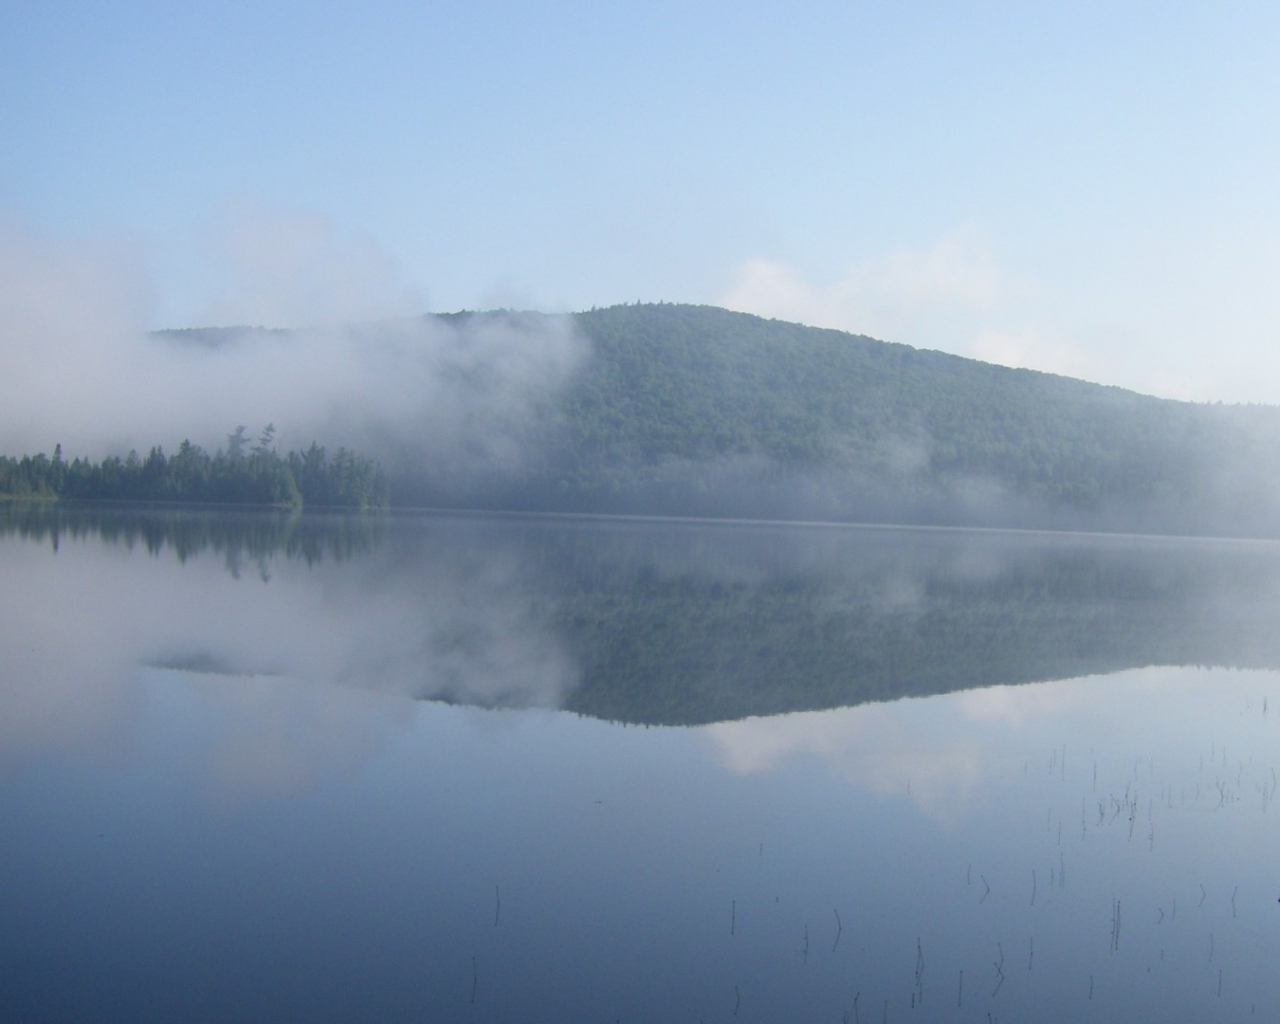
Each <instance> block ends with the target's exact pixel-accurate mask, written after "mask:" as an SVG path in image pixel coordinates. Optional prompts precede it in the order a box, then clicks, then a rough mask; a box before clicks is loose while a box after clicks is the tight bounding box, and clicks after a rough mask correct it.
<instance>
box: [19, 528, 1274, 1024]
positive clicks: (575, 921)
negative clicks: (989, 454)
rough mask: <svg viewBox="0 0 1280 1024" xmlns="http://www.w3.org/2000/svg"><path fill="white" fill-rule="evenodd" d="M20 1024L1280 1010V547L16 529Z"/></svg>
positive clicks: (848, 535) (697, 531) (1174, 1015)
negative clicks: (1278, 965) (1279, 965)
mask: <svg viewBox="0 0 1280 1024" xmlns="http://www.w3.org/2000/svg"><path fill="white" fill-rule="evenodd" d="M0 573H2V574H3V581H4V586H3V588H2V589H0V922H2V923H0V1017H2V1018H3V1019H4V1020H6V1021H41V1022H45V1021H129V1022H144V1021H166V1022H168V1021H262V1020H298V1021H331V1020H332V1021H512V1020H521V1021H566V1020H573V1021H579V1020H581V1021H690V1022H698V1021H731V1020H734V1021H780V1020H804V1021H832V1022H846V1021H855V1022H859V1024H860V1022H868V1024H871V1022H882V1021H907V1020H927V1021H997V1020H1009V1021H1014V1020H1100V1021H1103V1020H1105V1021H1132V1020H1161V1021H1202V1020H1206V1019H1220V1020H1239V1019H1245V1018H1250V1017H1253V1016H1256V1017H1257V1018H1259V1019H1263V1020H1275V1019H1278V1018H1280V975H1278V974H1277V972H1276V970H1275V962H1274V955H1273V954H1274V950H1275V949H1276V944H1277V940H1278V939H1280V869H1278V868H1277V864H1278V863H1280V860H1278V859H1277V854H1278V853H1280V807H1273V806H1272V804H1273V803H1274V799H1275V796H1276V792H1277V784H1278V780H1277V768H1278V767H1280V686H1278V685H1277V684H1278V682H1280V676H1278V675H1277V670H1280V544H1275V543H1262V542H1258V543H1253V542H1241V541H1232V542H1228V541H1211V540H1177V539H1159V538H1138V537H1102V536H1072V535H1050V534H1028V533H983V532H964V531H936V530H935V531H928V530H898V529H886V528H823V527H813V526H801V525H795V526H777V525H762V524H712V523H673V522H641V521H620V520H612V521H603V520H601V521H592V520H566V519H553V518H547V519H534V518H502V517H485V518H480V517H463V516H457V517H449V516H429V515H394V516H372V517H358V516H340V515H319V514H311V513H308V514H304V515H293V516H290V515H285V514H279V515H277V514H266V513H248V512H245V513H215V512H194V511H182V512H180V511H173V510H148V511H137V510H132V511H130V510H126V509H94V510H80V511H77V510H71V509H63V508H57V507H53V508H47V507H46V508H40V507H24V506H19V505H12V506H9V507H4V506H0Z"/></svg>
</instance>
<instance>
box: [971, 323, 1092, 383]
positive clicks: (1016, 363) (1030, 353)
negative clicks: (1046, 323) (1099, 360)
mask: <svg viewBox="0 0 1280 1024" xmlns="http://www.w3.org/2000/svg"><path fill="white" fill-rule="evenodd" d="M969 355H971V356H973V358H974V359H981V360H982V361H983V362H984V363H997V364H999V365H1000V366H1012V367H1026V368H1027V369H1032V370H1043V371H1045V372H1046V373H1059V374H1062V375H1063V376H1066V377H1080V378H1084V379H1087V380H1097V379H1098V372H1097V368H1096V367H1095V366H1094V365H1093V361H1092V360H1091V359H1089V357H1088V356H1086V355H1085V354H1084V353H1083V352H1081V351H1079V350H1078V349H1075V348H1072V347H1071V346H1069V345H1064V344H1061V343H1055V342H1050V341H1046V340H1045V339H1044V338H1043V337H1041V335H1040V332H1038V331H1034V330H1022V331H999V330H984V331H981V332H980V333H979V334H978V336H977V338H975V339H974V341H973V343H972V345H971V346H970V349H969Z"/></svg>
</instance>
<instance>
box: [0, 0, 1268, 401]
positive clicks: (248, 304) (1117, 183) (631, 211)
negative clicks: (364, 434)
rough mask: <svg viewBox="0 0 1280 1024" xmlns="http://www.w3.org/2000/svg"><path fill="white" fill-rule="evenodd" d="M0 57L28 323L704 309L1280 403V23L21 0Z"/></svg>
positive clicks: (1077, 11) (817, 6)
mask: <svg viewBox="0 0 1280 1024" xmlns="http://www.w3.org/2000/svg"><path fill="white" fill-rule="evenodd" d="M0 66H3V67H4V68H5V71H4V74H3V76H2V77H0V137H2V138H4V140H5V144H4V146H3V147H2V148H0V272H3V274H7V276H8V277H9V278H10V286H9V287H8V288H7V289H5V290H4V292H2V293H0V315H6V316H9V315H11V314H12V310H13V308H14V306H15V304H17V303H22V302H27V301H28V298H26V297H24V296H30V295H31V294H33V293H37V292H38V293H40V294H48V295H53V296H74V297H75V298H74V304H76V305H78V306H80V307H82V312H83V313H84V316H85V318H86V320H102V319H111V318H115V319H116V320H120V321H128V320H133V321H136V322H137V323H138V324H140V325H141V326H145V327H159V326H189V325H195V324H208V323H245V322H248V323H264V324H280V325H298V324H302V323H306V322H311V321H320V320H332V319H335V318H342V317H359V318H365V317H372V316H383V315H398V314H402V313H407V312H420V311H426V310H434V311H445V310H453V309H458V308H464V307H465V308H476V307H487V306H494V305H506V306H521V307H533V308H541V309H547V310H571V309H584V308H590V307H591V306H604V305H610V304H613V303H617V302H631V301H636V300H643V301H650V300H667V301H681V302H705V303H714V304H719V305H728V306H732V307H734V308H738V309H744V310H748V311H751V312H758V313H761V314H764V315H768V316H778V317H782V318H786V319H794V320H800V321H804V322H808V323H816V324H822V325H826V326H835V327H840V328H844V329H847V330H851V331H857V332H862V333H867V334H871V335H873V336H876V337H881V338H885V339H886V340H891V341H902V342H906V343H908V344H912V345H917V346H921V347H927V348H938V349H943V350H946V351H951V352H956V353H959V354H962V355H968V356H974V357H977V358H983V359H988V360H991V361H996V362H1004V363H1008V364H1011V365H1026V366H1032V367H1036V368H1040V369H1047V370H1052V371H1055V372H1061V373H1067V374H1069V375H1072V376H1081V377H1085V378H1086V379H1090V380H1097V381H1102V382H1105V383H1114V384H1119V385H1122V386H1125V387H1130V388H1134V389H1137V390H1140V391H1144V392H1148V393H1154V394H1161V395H1166V396H1169V397H1179V398H1192V399H1196V400H1213V399H1221V400H1224V401H1265V402H1273V403H1274V402H1280V372H1278V371H1280V330H1278V328H1277V324H1280V315H1278V314H1280V288H1277V287H1276V285H1275V281H1274V279H1275V277H1276V271H1277V269H1280V190H1278V189H1277V182H1280V119H1278V118H1277V116H1276V109H1277V101H1278V100H1280V5H1276V4H1273V3H1265V4H1264V3H1223V4H1214V5H1210V4H1207V3H1204V4H1190V3H1170V2H1167V0H1166V2H1163V3H1128V4H1119V5H1117V4H1103V3H1072V4H1035V5H1033V4H1022V3H1016V4H1015V3H910V2H904V3H893V4H888V3H882V4H874V5H868V4H856V3H850V2H847V0H846V2H842V3H825V2H814V3H799V4H797V3H790V4H782V3H774V2H756V3H751V2H738V3H718V2H717V3H688V2H685V3H681V4H674V3H649V4H643V5H634V6H617V7H615V6H612V5H601V4H585V3H583V4H578V3H542V4H525V3H516V2H503V3H490V4H483V3H469V4H463V3H396V2H379V0H374V2H371V3H365V4H361V5H355V4H339V3H332V2H324V0H310V2H308V3H305V4H304V3H294V2H274V3H264V2H262V0H259V2H257V3H238V2H236V3H232V2H224V3H217V4H211V3H204V2H191V3H183V4H178V3H172V2H134V3H123V4H106V3H75V4H71V3H66V2H59V0H43V2H40V3H35V2H29V0H10V2H8V3H6V4H4V5H3V7H0ZM6 268H7V269H6ZM15 281H21V282H22V287H21V288H19V287H18V286H17V285H16V284H14V283H13V282H15ZM0 288H3V285H2V284H0ZM58 301H59V302H61V303H62V304H63V305H65V304H66V303H67V302H68V301H71V300H69V299H62V300H58ZM50 303H51V304H53V305H57V303H56V302H54V300H52V299H51V300H50ZM95 303H96V304H99V305H101V306H103V307H105V309H106V312H103V313H101V314H100V315H99V313H98V312H97V310H96V306H95ZM5 310H8V311H9V313H8V314H6V313H4V311H5ZM20 314H21V315H23V316H25V317H26V321H27V322H28V323H29V322H31V320H32V317H31V316H30V315H29V311H27V313H25V314H22V313H21V311H20ZM4 330H5V324H4V323H3V322H0V332H2V331H4ZM0 344H3V337H0Z"/></svg>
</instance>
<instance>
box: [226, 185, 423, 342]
mask: <svg viewBox="0 0 1280 1024" xmlns="http://www.w3.org/2000/svg"><path fill="white" fill-rule="evenodd" d="M213 234H214V239H213V242H212V245H211V247H210V248H211V253H212V257H213V263H214V268H215V273H216V276H217V278H218V280H219V287H218V288H217V290H216V293H215V297H214V298H213V300H212V301H211V302H210V303H209V305H208V308H207V309H206V310H205V314H204V316H202V317H201V318H200V322H201V323H202V324H208V325H218V324H246V325H250V326H262V327H327V326H334V325H337V324H347V323H353V322H358V321H363V320H377V319H384V318H388V317H399V316H412V315H414V314H418V313H423V312H425V311H426V301H425V298H424V297H423V295H422V293H421V291H420V290H419V289H418V288H416V287H415V286H413V285H412V284H411V283H410V282H409V281H408V280H407V279H406V278H405V275H404V272H403V270H402V269H401V267H400V266H399V264H398V263H397V261H396V260H394V259H393V258H392V257H391V256H390V255H388V254H387V253H386V252H385V251H383V250H382V248H381V247H380V246H379V245H378V243H377V241H376V240H375V239H374V238H373V237H372V236H371V235H368V234H365V233H361V232H356V231H344V230H340V229H339V228H338V227H337V225H335V224H333V223H332V222H331V221H329V220H328V219H326V218H325V217H323V216H321V215H320V214H318V213H315V212H312V211H309V210H301V209H291V210H281V209H268V208H266V207H263V206H260V205H257V204H253V203H242V204H240V205H239V206H238V207H237V208H236V209H235V210H233V211H232V213H231V214H230V215H229V216H228V217H227V219H226V221H225V223H224V224H222V225H221V226H220V227H219V228H217V229H216V230H215V231H214V233H213Z"/></svg>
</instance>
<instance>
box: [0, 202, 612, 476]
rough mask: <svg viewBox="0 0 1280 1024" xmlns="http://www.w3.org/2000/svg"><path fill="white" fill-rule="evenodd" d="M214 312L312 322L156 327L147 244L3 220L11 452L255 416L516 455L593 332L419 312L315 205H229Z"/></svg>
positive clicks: (408, 452)
mask: <svg viewBox="0 0 1280 1024" xmlns="http://www.w3.org/2000/svg"><path fill="white" fill-rule="evenodd" d="M219 246H220V247H215V258H214V260H213V261H212V262H213V265H215V266H220V267H221V271H220V273H219V274H218V275H216V276H217V277H218V284H217V286H216V288H215V292H216V296H217V297H216V299H215V300H214V302H213V303H212V304H211V306H210V309H209V314H208V315H209V318H210V319H209V320H208V321H207V322H206V323H205V324H201V325H199V326H219V325H246V324H247V325H250V326H254V327H256V326H265V327H277V326H281V325H290V326H294V325H298V324H302V325H303V326H302V327H301V328H299V329H295V330H288V331H283V330H280V331H271V330H247V331H244V332H240V333H223V334H221V335H218V336H216V337H209V336H206V337H200V336H197V335H186V334H182V333H180V332H177V333H169V334H154V333H151V332H149V331H147V330H146V329H145V324H146V322H147V296H148V292H149V285H148V281H147V276H146V274H145V272H144V267H143V265H142V262H141V260H138V259H132V258H128V254H127V253H126V254H125V255H124V256H123V257H122V254H121V252H120V251H119V250H118V249H116V248H113V247H111V246H108V245H103V244H98V243H85V242H54V241H52V240H49V239H46V238H43V237H40V236H37V235H35V234H32V233H30V232H24V231H22V230H18V229H9V230H4V231H0V332H2V335H0V341H2V344H0V436H3V438H4V440H5V444H4V448H5V453H6V454H22V453H34V452H36V451H45V452H50V453H51V452H52V450H53V448H54V445H55V444H59V443H60V444H62V445H63V448H64V451H65V453H66V455H67V457H68V458H70V457H75V456H77V455H85V456H89V457H92V458H100V457H101V456H103V455H105V454H111V453H124V452H126V451H128V449H129V448H131V447H132V448H137V449H139V450H140V451H143V452H145V451H146V450H147V448H149V447H150V446H151V445H154V444H162V445H165V446H166V447H168V448H170V450H172V447H173V446H176V445H177V443H178V442H180V441H181V440H183V439H184V438H189V439H191V440H192V441H194V442H196V443H198V444H202V445H205V446H206V447H211V448H212V447H216V446H218V445H219V444H221V443H223V440H224V438H225V435H226V433H227V432H228V431H230V430H231V429H233V428H234V427H235V426H236V425H238V424H245V425H247V426H249V427H250V428H251V429H252V430H254V431H256V430H257V429H258V428H260V427H262V426H264V425H266V424H267V423H274V424H275V425H276V427H277V428H278V430H279V434H278V439H279V442H280V443H281V444H282V445H283V446H285V447H294V446H305V445H307V444H309V443H310V442H311V441H312V440H316V441H318V442H319V443H321V444H326V445H331V446H336V445H339V444H346V445H349V446H354V447H357V448H360V449H362V450H371V449H376V450H371V451H370V453H371V454H374V455H377V456H379V457H381V458H383V459H384V461H387V462H389V463H390V462H398V463H399V464H401V465H406V466H409V465H411V466H415V467H416V466H420V465H429V466H431V467H434V469H435V470H437V471H439V472H442V473H443V472H452V471H456V470H457V469H458V468H459V467H465V469H466V470H467V471H468V472H471V473H493V472H498V473H501V472H505V471H507V470H509V469H511V468H512V467H514V466H516V465H518V464H519V463H520V461H521V459H522V458H523V457H524V456H525V454H526V448H527V439H528V435H529V433H530V425H531V422H532V420H533V418H535V417H536V416H537V415H538V413H539V410H541V409H542V408H543V407H544V406H545V403H546V402H547V400H548V399H549V398H550V397H551V396H553V395H554V394H555V393H556V392H557V390H558V389H559V388H560V387H561V386H562V385H563V384H564V383H565V381H566V380H567V378H568V376H569V374H570V373H571V372H572V371H573V369H574V368H575V367H576V366H577V365H578V361H579V360H580V359H581V358H582V357H583V355H584V354H585V353H586V351H587V343H586V341H585V339H583V338H581V337H580V336H579V335H577V334H576V332H575V330H574V327H573V323H572V321H571V319H570V318H568V317H552V316H536V315H527V316H516V315H490V316H476V317H472V318H469V319H465V320H459V321H454V322H447V321H444V320H441V319H437V318H431V317H426V316H423V315H420V314H421V311H422V308H423V307H422V301H421V298H420V295H419V293H418V292H417V291H416V290H415V289H414V288H413V287H411V286H410V285H408V284H407V283H406V282H405V280H404V278H403V275H402V274H400V272H399V270H398V268H397V267H396V266H395V264H394V262H393V261H391V260H389V259H388V258H387V257H385V255H383V254H381V253H380V252H379V250H378V249H377V247H376V246H375V245H374V244H373V242H372V241H371V240H368V239H365V238H362V237H361V236H358V235H352V234H346V233H343V232H341V231H339V230H338V229H336V228H335V227H333V226H332V225H330V224H328V223H327V222H325V221H324V220H323V219H321V218H319V217H316V216H313V215H309V214H306V213H299V212H286V213H260V215H258V216H256V217H251V216H240V217H238V218H235V219H233V220H232V221H230V222H229V223H228V225H227V227H226V229H225V231H224V232H223V234H222V236H221V240H220V243H219Z"/></svg>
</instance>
